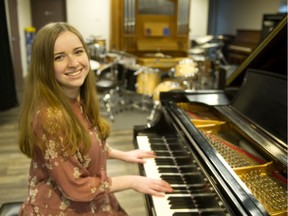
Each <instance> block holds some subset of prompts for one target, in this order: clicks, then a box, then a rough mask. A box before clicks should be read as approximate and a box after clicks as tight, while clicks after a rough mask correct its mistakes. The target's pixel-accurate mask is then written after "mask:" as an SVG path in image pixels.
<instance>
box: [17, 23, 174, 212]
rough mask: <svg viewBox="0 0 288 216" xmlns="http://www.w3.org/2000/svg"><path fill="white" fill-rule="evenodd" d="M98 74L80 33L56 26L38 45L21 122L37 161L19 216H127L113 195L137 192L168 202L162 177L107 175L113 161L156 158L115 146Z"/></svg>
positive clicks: (26, 149) (24, 147)
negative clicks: (104, 112)
mask: <svg viewBox="0 0 288 216" xmlns="http://www.w3.org/2000/svg"><path fill="white" fill-rule="evenodd" d="M99 109H100V107H99V102H98V97H97V94H96V86H95V77H94V72H93V71H92V70H91V68H90V60H89V56H88V54H87V47H86V45H85V43H84V40H83V38H82V36H81V35H80V33H79V32H78V31H77V30H76V29H75V28H74V27H72V26H71V25H69V24H67V23H50V24H47V25H46V26H44V27H43V28H42V29H40V30H39V31H38V33H37V34H36V37H35V39H34V41H33V45H32V52H31V63H30V71H29V74H28V77H27V83H26V89H25V92H24V99H23V103H22V110H21V113H20V120H19V121H20V122H19V146H20V150H21V151H22V152H23V153H24V154H25V155H27V156H28V157H29V158H31V167H30V172H29V174H30V177H29V187H28V189H29V192H28V196H27V198H26V200H25V202H24V204H23V205H22V207H21V209H20V215H68V216H69V215H85V216H89V215H100V216H101V215H115V216H121V215H127V213H126V211H125V210H123V209H122V207H121V206H120V204H119V203H118V201H117V199H116V197H115V195H114V193H116V192H119V191H123V190H128V189H133V190H135V191H138V192H141V193H146V194H150V195H154V196H159V197H162V196H164V193H165V192H172V188H171V187H170V185H169V184H168V183H167V182H166V181H163V180H161V179H153V178H147V177H143V176H139V175H124V176H117V177H109V176H108V174H107V168H106V163H107V159H109V158H113V159H118V160H122V161H125V162H129V163H144V162H145V159H146V158H154V157H155V154H154V152H151V151H145V150H139V149H135V150H130V151H119V150H116V149H113V148H111V147H110V146H109V144H108V142H107V138H108V136H109V135H110V125H108V123H107V121H106V120H104V118H102V117H101V116H100V110H99Z"/></svg>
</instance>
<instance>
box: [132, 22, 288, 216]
mask: <svg viewBox="0 0 288 216" xmlns="http://www.w3.org/2000/svg"><path fill="white" fill-rule="evenodd" d="M286 28H287V17H286V18H285V19H284V20H283V21H282V22H281V23H280V24H279V26H278V28H277V27H276V28H275V29H274V30H273V31H272V32H271V33H270V34H271V35H272V36H271V37H272V38H267V40H264V41H263V42H262V44H260V48H258V49H256V50H255V52H256V54H257V55H256V54H255V53H252V57H253V58H252V57H251V58H252V59H249V58H248V59H247V60H246V62H244V63H245V64H244V65H242V66H240V68H242V69H244V71H239V70H237V71H236V72H237V73H238V75H239V74H241V77H242V78H240V77H239V76H235V75H233V79H232V78H230V79H228V81H227V82H228V83H233V84H235V83H239V82H241V85H240V86H239V91H238V92H237V94H236V96H235V97H234V98H233V99H232V100H231V99H230V97H228V96H227V94H226V90H224V91H220V90H216V91H214V90H203V91H185V92H161V93H160V102H161V110H160V111H159V112H158V114H157V115H156V118H155V119H154V121H152V122H151V123H149V124H147V125H140V126H135V127H134V144H135V147H137V148H140V149H147V150H150V149H151V150H153V151H155V152H156V154H157V158H156V159H155V160H154V159H151V160H150V159H149V160H147V163H145V164H144V165H139V168H140V173H141V174H142V175H145V176H148V177H156V178H162V179H165V180H166V181H168V182H169V183H170V184H171V185H172V187H173V188H174V192H173V193H171V194H166V195H165V197H164V198H155V197H151V196H149V195H146V196H145V198H146V201H147V202H146V203H147V215H156V216H169V215H173V216H190V215H193V216H194V215H220V216H221V215H223V216H224V215H225V216H226V215H255V216H256V215H257V216H258V215H272V216H276V215H277V216H280V215H281V216H282V215H283V216H284V215H287V213H288V211H287V74H286V73H287V63H286V62H285V63H283V62H281V63H280V64H279V65H281V66H285V65H286V67H282V68H279V67H278V66H279V65H278V66H277V68H273V67H272V66H271V65H270V66H267V65H268V64H267V62H264V63H263V64H264V65H265V69H269V68H271V70H263V64H259V63H261V59H265V60H266V61H268V60H269V62H272V65H275V64H274V63H275V62H276V60H275V59H273V58H278V55H274V56H270V54H271V53H272V51H271V49H272V48H275V47H276V48H277V47H278V48H279V46H280V45H275V43H276V42H277V41H278V43H280V44H282V46H283V43H284V44H285V43H286V44H287V41H286V38H287V32H286ZM283 40H284V41H283ZM271 43H273V46H271ZM278 43H276V44H278ZM263 44H264V45H263ZM267 47H268V48H269V49H268V48H267ZM268 50H269V53H267V52H268ZM281 50H283V49H282V48H281ZM278 51H279V49H278ZM263 52H264V53H263ZM273 52H274V53H275V52H276V51H275V50H274V51H273ZM265 53H266V54H267V55H269V56H270V58H271V59H270V58H268V57H267V56H266V55H265ZM283 53H284V55H286V57H285V56H284V57H283V56H279V59H280V61H283V59H286V60H287V46H286V52H281V54H283ZM285 53H286V54H285ZM253 59H254V60H255V61H256V62H258V63H255V61H253ZM279 59H278V60H279ZM286 60H285V61H286ZM250 66H251V67H250ZM252 66H253V67H252ZM258 66H259V67H258ZM240 80H241V81H240ZM236 81H237V82H236ZM227 87H229V85H227Z"/></svg>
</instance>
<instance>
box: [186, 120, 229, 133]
mask: <svg viewBox="0 0 288 216" xmlns="http://www.w3.org/2000/svg"><path fill="white" fill-rule="evenodd" d="M190 120H191V122H192V123H193V124H194V125H195V127H197V128H198V129H202V130H205V131H206V132H208V133H217V131H218V130H219V129H220V128H221V126H222V125H224V124H226V122H225V121H217V120H206V119H190Z"/></svg>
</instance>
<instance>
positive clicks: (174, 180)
mask: <svg viewBox="0 0 288 216" xmlns="http://www.w3.org/2000/svg"><path fill="white" fill-rule="evenodd" d="M161 178H162V179H163V180H165V181H167V182H168V183H170V184H184V181H183V179H182V178H181V176H177V175H161Z"/></svg>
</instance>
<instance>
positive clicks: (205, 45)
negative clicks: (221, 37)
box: [199, 43, 222, 49]
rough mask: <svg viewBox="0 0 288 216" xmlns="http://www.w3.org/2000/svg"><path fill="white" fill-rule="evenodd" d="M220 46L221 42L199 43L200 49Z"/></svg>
mask: <svg viewBox="0 0 288 216" xmlns="http://www.w3.org/2000/svg"><path fill="white" fill-rule="evenodd" d="M220 46H222V44H221V43H206V44H203V45H200V46H199V47H200V48H202V49H209V48H216V47H220Z"/></svg>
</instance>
